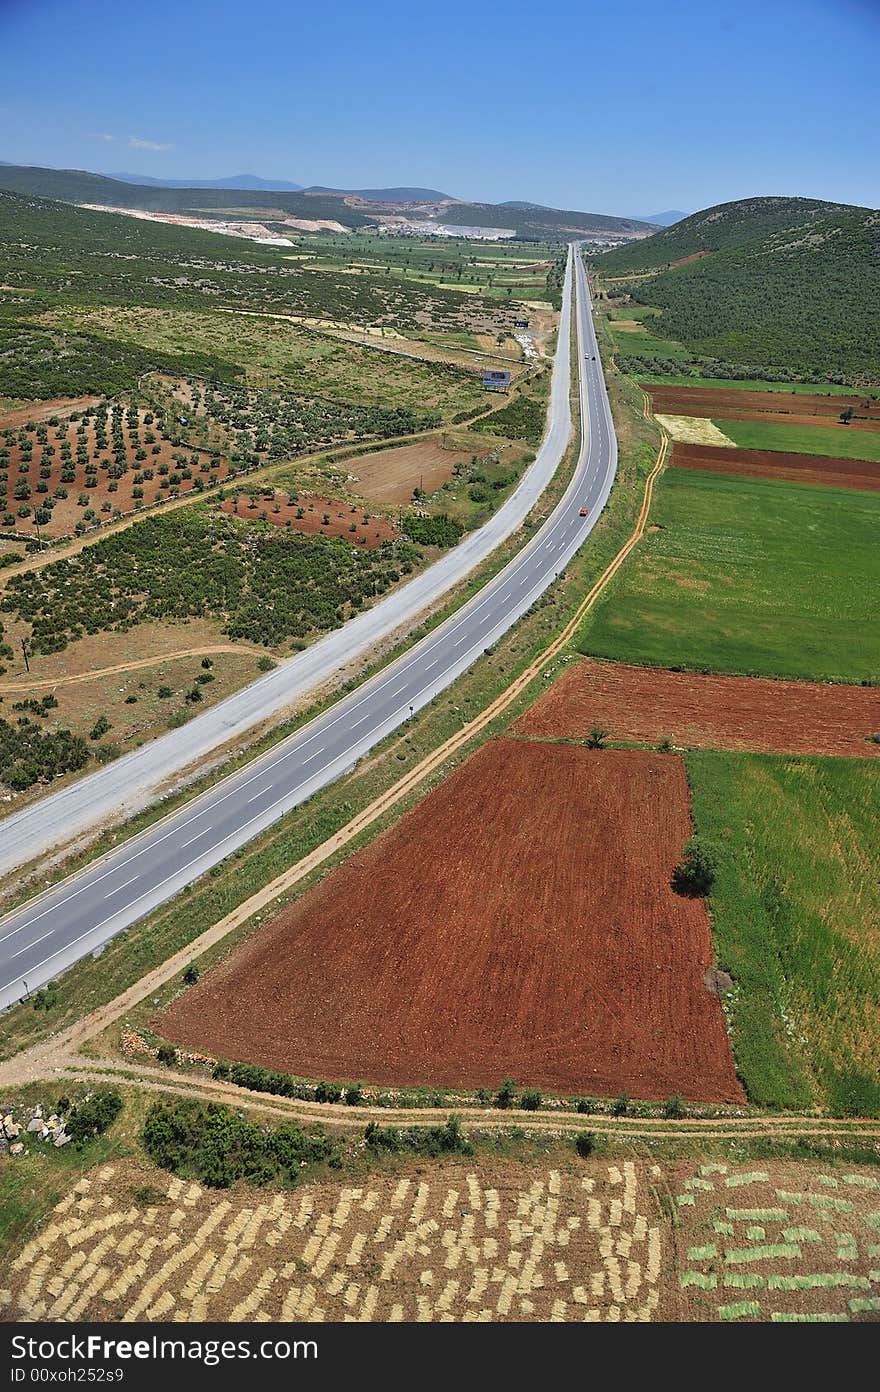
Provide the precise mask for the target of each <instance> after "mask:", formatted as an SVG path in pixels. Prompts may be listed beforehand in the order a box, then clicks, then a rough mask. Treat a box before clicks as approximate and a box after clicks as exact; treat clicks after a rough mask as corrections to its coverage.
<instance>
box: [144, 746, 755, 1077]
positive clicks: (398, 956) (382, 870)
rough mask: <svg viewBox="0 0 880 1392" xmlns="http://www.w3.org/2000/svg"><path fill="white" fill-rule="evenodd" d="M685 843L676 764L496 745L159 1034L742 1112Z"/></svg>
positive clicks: (340, 1064)
mask: <svg viewBox="0 0 880 1392" xmlns="http://www.w3.org/2000/svg"><path fill="white" fill-rule="evenodd" d="M490 809H491V833H492V834H491V836H487V835H486V834H485V831H486V822H485V818H486V817H487V816H488V815H489V811H490ZM689 835H690V819H689V809H688V793H687V784H686V781H685V776H684V767H683V765H682V764H681V762H680V761H679V760H678V759H675V758H672V759H670V758H665V757H664V756H662V755H654V754H642V753H638V752H629V751H628V752H622V753H621V752H599V753H594V752H592V751H588V750H585V749H581V748H573V747H571V746H562V745H559V746H553V747H552V748H547V747H546V746H538V745H530V744H526V743H521V742H518V741H511V740H497V741H494V742H493V743H491V744H489V745H487V746H485V747H484V748H483V749H482V750H481V751H479V752H478V753H477V754H476V755H474V756H473V757H472V758H471V759H469V760H468V761H467V762H466V763H465V764H464V765H463V767H462V768H461V769H460V770H458V772H456V773H455V774H453V775H452V776H451V777H450V778H449V779H447V780H446V782H444V783H443V784H441V785H440V787H439V788H437V789H436V790H435V791H434V792H433V793H432V794H431V795H430V796H429V797H428V798H427V799H425V801H424V802H422V803H421V804H419V806H418V807H416V808H415V809H414V810H413V811H412V812H410V813H409V814H408V816H406V817H405V818H404V819H403V821H402V822H401V823H399V824H398V825H397V826H396V827H394V828H392V829H391V830H390V831H388V832H386V833H385V834H384V835H382V836H381V837H379V839H378V840H377V841H376V842H374V843H373V844H372V845H371V846H369V847H367V848H366V849H365V850H363V851H361V852H359V853H358V854H357V855H355V856H353V857H352V858H351V860H349V861H348V862H346V863H345V864H344V865H342V866H340V867H339V868H337V869H336V870H335V871H334V872H333V874H332V875H331V876H329V877H328V879H327V880H326V881H324V882H323V883H322V884H320V885H319V886H317V887H316V888H315V889H313V890H312V891H310V893H308V894H307V895H305V896H304V897H303V898H302V899H301V900H300V901H299V902H298V903H297V904H295V905H294V906H292V908H290V909H288V910H285V911H284V912H283V913H282V914H280V915H279V916H278V918H276V919H275V920H274V921H273V922H271V923H270V924H268V925H267V926H266V927H265V928H263V929H261V930H260V931H259V932H257V933H256V934H255V935H254V936H253V937H252V938H251V939H250V940H249V941H248V942H247V943H246V944H245V946H244V947H243V948H242V949H241V950H240V951H239V952H237V953H236V954H234V955H233V957H232V958H230V959H229V961H228V962H226V963H224V964H223V965H222V966H220V967H219V968H217V969H216V970H215V971H214V972H212V973H211V974H210V975H209V976H208V977H206V978H205V980H204V981H203V982H201V983H200V984H199V985H198V986H196V987H195V988H193V989H191V990H190V991H188V992H186V994H185V995H184V996H182V997H181V998H180V999H179V1000H178V1002H176V1003H175V1004H174V1005H173V1006H172V1007H171V1009H170V1011H169V1012H168V1013H167V1014H166V1015H165V1016H164V1017H163V1020H162V1021H161V1023H160V1025H159V1028H160V1030H161V1032H162V1034H164V1035H167V1036H168V1037H169V1038H171V1039H173V1040H174V1041H175V1042H176V1043H181V1044H187V1045H190V1046H192V1047H194V1048H197V1049H202V1050H205V1051H208V1052H210V1053H213V1054H215V1055H216V1054H220V1055H222V1056H224V1057H230V1058H236V1059H251V1060H254V1061H257V1062H260V1063H263V1064H266V1065H268V1066H271V1067H276V1068H282V1069H285V1070H287V1071H289V1072H293V1073H296V1074H299V1075H301V1076H306V1077H325V1076H326V1077H331V1078H336V1079H342V1080H345V1079H350V1078H354V1077H360V1078H363V1079H364V1080H366V1081H369V1082H375V1083H380V1084H388V1085H407V1084H408V1085H412V1084H417V1083H426V1084H438V1085H446V1086H452V1085H455V1084H464V1085H469V1086H480V1085H483V1086H493V1085H494V1086H497V1085H498V1083H499V1081H500V1080H501V1079H502V1078H503V1077H507V1076H512V1077H515V1078H516V1079H518V1080H519V1081H520V1082H521V1083H523V1084H529V1085H534V1086H538V1087H544V1088H548V1089H553V1090H555V1091H562V1092H585V1093H590V1094H600V1095H616V1094H617V1093H619V1092H621V1091H624V1090H627V1091H630V1092H631V1093H633V1094H634V1095H638V1096H640V1097H654V1098H663V1097H665V1096H668V1095H669V1094H671V1093H673V1092H676V1091H680V1092H681V1093H682V1094H683V1095H684V1096H686V1097H688V1098H691V1099H693V1100H701V1101H741V1100H743V1098H742V1092H741V1090H740V1088H739V1084H738V1083H737V1080H736V1077H735V1074H734V1070H733V1062H732V1059H731V1055H730V1049H729V1046H728V1042H727V1036H726V1033H725V1030H724V1023H723V1018H722V1014H721V1009H720V1005H719V1003H718V1000H717V998H716V997H715V996H713V995H711V994H710V993H709V992H708V991H707V989H706V988H705V986H704V985H703V980H702V978H703V974H704V972H705V971H706V969H707V967H709V966H710V965H711V963H712V948H711V941H710V935H709V925H708V921H707V919H706V914H705V909H704V907H703V905H702V904H701V903H698V902H696V901H688V900H682V899H680V898H678V897H677V896H676V895H674V894H673V893H672V891H671V889H670V887H669V879H670V875H671V873H672V870H673V868H674V866H675V864H676V863H677V861H678V859H679V857H680V853H681V849H682V846H683V844H684V842H685V841H686V840H687V838H688V836H689Z"/></svg>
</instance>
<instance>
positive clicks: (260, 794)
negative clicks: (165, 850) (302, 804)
mask: <svg viewBox="0 0 880 1392" xmlns="http://www.w3.org/2000/svg"><path fill="white" fill-rule="evenodd" d="M271 791H272V789H271V788H261V789H260V791H259V792H258V793H254V795H253V797H249V798H248V800H247V806H248V807H250V805H251V803H252V802H259V800H260V798H261V797H265V796H266V794H267V793H271ZM198 839H199V838H198V837H197V836H194V837H193V841H198ZM186 844H187V846H188V845H189V844H190V842H189V841H187V842H186Z"/></svg>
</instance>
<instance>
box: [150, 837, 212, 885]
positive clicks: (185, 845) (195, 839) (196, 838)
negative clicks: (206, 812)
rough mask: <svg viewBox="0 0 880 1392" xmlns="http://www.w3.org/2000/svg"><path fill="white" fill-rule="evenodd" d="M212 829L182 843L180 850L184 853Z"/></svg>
mask: <svg viewBox="0 0 880 1392" xmlns="http://www.w3.org/2000/svg"><path fill="white" fill-rule="evenodd" d="M213 829H214V828H213V827H205V829H204V831H200V832H199V834H198V836H191V837H190V838H189V840H188V841H184V843H183V845H182V846H181V848H180V849H181V850H182V851H185V850H186V848H187V846H191V845H192V843H193V842H194V841H201V839H202V837H203V836H207V834H208V832H209V831H213ZM135 878H137V876H135Z"/></svg>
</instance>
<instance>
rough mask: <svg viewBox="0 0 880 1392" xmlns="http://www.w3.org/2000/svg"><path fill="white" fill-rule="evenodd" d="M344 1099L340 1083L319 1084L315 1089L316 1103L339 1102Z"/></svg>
mask: <svg viewBox="0 0 880 1392" xmlns="http://www.w3.org/2000/svg"><path fill="white" fill-rule="evenodd" d="M341 1097H342V1088H341V1087H340V1086H339V1084H338V1083H318V1085H317V1087H316V1088H315V1101H316V1102H338V1101H339V1100H340V1099H341Z"/></svg>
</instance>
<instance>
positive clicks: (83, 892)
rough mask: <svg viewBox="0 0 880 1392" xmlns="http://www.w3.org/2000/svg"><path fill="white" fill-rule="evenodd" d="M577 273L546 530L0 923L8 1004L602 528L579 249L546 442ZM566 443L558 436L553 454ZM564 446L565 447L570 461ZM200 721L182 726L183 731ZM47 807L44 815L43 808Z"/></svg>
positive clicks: (131, 912)
mask: <svg viewBox="0 0 880 1392" xmlns="http://www.w3.org/2000/svg"><path fill="white" fill-rule="evenodd" d="M572 279H574V281H575V282H576V286H577V294H576V297H575V299H576V316H577V317H576V324H577V344H578V350H577V362H578V374H579V379H580V382H579V385H580V404H581V419H582V420H583V421H584V423H585V429H584V431H583V432H582V439H581V449H580V453H579V457H578V461H577V465H576V468H575V472H574V475H573V478H572V480H571V483H570V484H569V486H568V488H567V489H566V492H565V495H564V497H563V498H562V500H561V501H560V503H559V504H558V505H557V507H556V508H555V509H554V511H553V513H552V514H551V515H550V517H549V518H548V519H547V521H546V522H545V523H544V525H543V526H542V527H541V528H540V529H539V530H538V531H537V532H536V533H535V534H534V536H533V537H532V538H531V540H530V541H529V542H528V544H527V545H526V546H524V547H523V548H522V550H521V551H520V552H519V553H518V554H517V556H516V557H515V558H514V559H513V560H512V561H510V563H509V564H508V565H507V566H506V567H505V568H504V569H503V570H502V571H501V572H500V573H499V574H498V575H497V576H495V577H494V578H493V579H492V580H491V581H490V582H489V583H488V584H487V585H485V586H484V587H483V588H482V589H481V590H480V591H479V593H478V594H476V595H475V596H474V597H473V598H472V599H471V600H469V601H468V603H467V604H465V605H464V606H462V608H460V609H459V610H458V611H457V612H456V613H455V614H453V615H452V616H451V617H450V618H448V619H447V620H446V621H445V622H444V623H443V624H441V625H440V626H438V627H437V628H436V629H434V631H433V632H431V633H430V634H428V635H427V636H426V637H425V638H423V639H421V640H420V642H418V643H417V644H416V645H414V646H413V647H412V648H410V649H409V651H407V652H405V653H403V654H402V655H401V656H400V657H399V658H397V659H396V660H395V661H394V662H392V663H391V664H390V665H389V666H388V667H386V668H385V669H384V670H383V671H381V672H379V673H378V674H377V675H376V676H374V677H372V678H371V679H370V680H369V681H367V682H365V683H363V684H362V685H361V686H359V687H358V688H357V689H356V690H355V691H353V692H351V693H350V694H349V695H348V696H346V697H345V698H343V699H342V700H340V701H338V702H336V703H335V704H334V705H333V706H332V707H331V708H330V709H329V710H327V711H326V712H325V713H324V714H322V715H320V716H317V717H316V718H314V719H313V720H311V721H309V722H308V724H306V725H305V726H303V727H302V729H300V730H299V731H297V733H296V734H294V735H292V736H289V737H288V738H287V739H285V740H284V741H283V742H281V743H280V744H278V745H276V746H275V747H274V748H273V749H271V750H269V751H268V752H267V753H266V754H264V755H261V756H260V757H259V758H257V759H254V760H252V761H251V762H250V763H248V764H247V765H246V767H244V768H242V769H241V770H239V771H238V772H237V773H235V774H232V775H231V776H229V777H228V778H226V779H224V780H223V781H222V782H220V783H218V784H217V785H216V786H215V787H213V788H212V789H210V790H209V791H208V792H206V793H203V794H201V795H200V796H198V797H196V798H194V799H192V800H191V801H190V802H188V803H187V804H186V806H184V807H182V808H180V809H179V810H178V811H176V812H174V813H171V814H170V815H169V816H167V817H164V818H163V819H162V820H161V821H159V822H157V823H156V824H155V825H154V826H153V827H151V828H149V829H148V830H147V831H145V832H142V833H140V834H139V835H137V836H135V837H133V838H131V839H130V840H128V841H127V842H125V844H124V845H121V846H119V847H118V848H117V849H116V850H114V851H111V852H109V853H108V854H106V855H104V856H102V857H101V858H100V859H98V860H96V861H95V862H94V863H93V864H92V865H91V866H89V867H88V868H87V869H86V870H84V871H82V872H80V873H79V874H77V875H74V876H71V877H70V878H69V879H67V880H64V881H62V882H61V883H59V884H58V885H56V886H55V887H54V888H52V889H50V890H48V891H46V892H45V893H44V894H42V895H40V896H39V897H38V898H36V899H33V900H31V901H30V902H29V903H28V904H25V905H24V906H22V907H21V908H20V909H18V910H16V911H15V912H14V913H12V914H9V915H7V916H6V917H5V918H3V919H0V1009H3V1008H6V1007H7V1006H8V1005H10V1004H12V1003H13V1002H15V1001H17V1000H18V999H20V998H21V996H22V995H23V994H24V993H25V990H26V989H27V990H29V991H33V990H34V989H36V988H37V987H39V986H41V985H43V984H45V982H47V981H48V980H51V979H53V978H54V977H56V976H58V975H59V974H60V973H61V972H62V971H64V970H65V969H66V968H67V967H69V966H70V965H72V964H73V963H74V962H75V961H77V960H78V959H79V958H81V957H83V956H86V955H87V954H89V953H92V952H95V951H96V950H97V949H99V948H100V947H101V946H102V945H103V944H104V943H106V942H107V941H108V940H109V939H110V938H111V937H112V936H113V935H114V934H115V933H118V932H120V931H121V930H122V929H123V928H126V927H129V926H130V925H131V924H133V923H136V922H137V921H138V920H139V919H141V918H143V917H144V916H145V915H146V914H148V913H150V912H151V911H152V910H153V909H155V908H157V907H158V906H159V905H160V904H163V903H165V902H167V901H168V900H169V899H171V898H172V897H173V896H174V895H175V894H177V893H178V892H179V891H180V890H181V889H183V888H184V886H185V885H187V884H189V883H191V882H192V881H194V880H196V879H198V878H199V876H201V875H203V874H204V873H205V872H206V871H207V870H209V869H210V868H211V867H212V866H214V865H216V864H217V863H218V862H219V861H221V860H223V859H224V858H225V857H226V856H228V855H229V854H231V852H233V851H235V850H237V849H238V848H239V847H241V846H243V845H244V844H245V843H246V842H248V841H249V840H250V839H251V838H252V837H254V836H256V835H258V834H259V833H260V832H261V831H263V830H264V829H265V828H267V827H269V826H270V825H271V824H272V823H273V822H275V821H277V820H278V818H279V817H281V816H283V815H284V814H285V813H286V812H288V811H290V810H291V809H292V808H294V807H296V806H298V805H299V804H300V803H302V802H304V801H305V800H306V799H307V798H309V797H311V796H312V795H313V794H314V793H316V792H317V791H318V790H319V789H321V788H324V787H326V786H327V785H328V784H330V783H332V782H333V781H334V780H335V779H337V778H339V777H340V776H341V775H342V774H344V773H346V772H347V771H349V770H350V769H352V768H353V766H354V765H355V764H356V763H357V761H358V760H359V759H361V758H362V757H363V756H364V755H365V754H367V753H368V752H369V751H370V750H371V749H373V748H374V747H375V746H376V745H377V744H378V743H380V741H381V740H383V739H384V738H385V737H386V736H387V735H389V734H390V733H391V732H392V731H393V730H395V729H396V728H398V727H399V726H400V725H401V724H403V723H404V722H405V721H406V720H407V719H409V718H410V716H411V715H412V714H413V713H414V712H416V711H418V710H420V709H421V708H422V707H423V706H425V705H427V704H428V702H430V701H431V700H433V698H434V697H435V696H436V695H437V694H438V693H439V692H441V691H443V690H444V689H445V688H446V687H448V686H449V685H450V684H451V683H452V682H453V681H455V679H456V678H457V677H458V676H460V675H461V673H462V672H464V671H466V669H467V668H468V667H470V666H471V665H472V663H473V662H474V661H476V660H477V658H479V657H480V656H481V655H482V653H483V652H484V651H485V649H486V648H488V647H491V646H492V644H494V643H495V642H496V641H497V640H498V639H499V638H500V637H501V636H502V635H503V634H504V633H505V632H506V631H507V630H508V629H509V628H511V627H512V625H513V624H514V623H515V622H516V621H517V620H518V619H519V618H521V616H522V615H523V614H524V613H525V612H526V611H527V610H528V609H529V608H530V607H531V606H532V605H533V604H534V603H535V601H536V600H537V599H538V598H539V597H540V595H541V594H542V593H543V592H544V591H545V590H546V589H547V588H548V586H549V585H551V584H552V583H553V580H554V578H555V577H556V575H558V574H559V572H560V571H562V570H563V569H564V568H565V566H566V565H567V564H568V563H569V561H570V560H571V558H572V556H573V555H574V554H575V552H576V551H577V550H578V549H579V548H580V547H581V546H582V545H583V543H584V542H585V541H586V539H587V537H588V536H589V534H590V532H591V531H592V529H593V527H594V526H595V524H596V521H597V519H598V517H599V515H600V513H601V511H602V509H603V507H604V506H605V503H606V502H607V499H608V495H609V493H610V492H611V488H612V485H613V482H614V477H615V474H616V469H617V441H616V437H615V434H614V426H613V421H612V417H611V410H610V406H609V403H608V397H607V393H606V390H605V382H604V378H603V375H602V367H601V362H600V359H599V352H598V348H597V346H596V338H595V331H594V328H593V321H592V314H591V309H590V296H589V290H588V287H587V282H586V276H585V274H584V271H583V265H582V262H581V259H580V257H579V256H574V257H573V258H570V261H569V270H568V276H567V279H566V291H565V296H564V300H563V314H562V316H561V322H560V333H559V347H558V350H557V362H556V367H555V370H554V381H553V389H552V393H551V422H550V428H549V430H548V434H547V437H545V444H544V446H543V447H542V449H544V448H546V446H547V440H548V438H550V437H552V436H553V434H554V431H555V432H556V433H557V436H558V437H564V440H565V441H567V439H568V438H569V434H570V428H571V426H570V410H569V374H570V363H569V357H570V354H569V351H568V339H569V333H568V325H569V319H568V314H569V312H570V306H571V283H572ZM563 374H564V375H563ZM558 443H559V440H558V438H557V440H556V443H555V444H554V446H553V448H554V450H555V449H556V448H557V446H558ZM564 448H565V444H564V443H563V444H562V449H561V451H560V454H559V458H560V459H561V457H562V453H563V452H564ZM536 463H537V461H536ZM557 465H558V460H557ZM534 467H535V466H532V468H533V469H534ZM554 467H555V466H554ZM530 472H531V471H530ZM508 501H510V500H508ZM581 508H586V509H587V511H588V515H587V516H586V517H582V516H581V515H580V510H581ZM464 544H465V543H463V545H464ZM496 544H497V543H496ZM455 549H456V551H460V550H461V548H460V547H457V548H455ZM444 559H447V558H444ZM442 565H443V562H442V561H441V562H438V566H435V567H431V569H430V570H429V571H427V572H425V573H424V575H423V576H422V577H419V578H420V579H424V578H426V577H429V576H430V575H431V574H432V573H434V572H436V570H437V569H438V567H439V566H442ZM407 588H408V587H404V590H405V589H407ZM378 607H379V606H377V608H378ZM370 612H374V611H370ZM358 617H359V618H365V617H367V616H366V615H360V616H358ZM354 622H357V621H356V620H355V621H354ZM348 627H349V625H346V629H347V628H348ZM344 631H345V630H340V631H339V632H344ZM331 636H333V637H335V636H336V635H331ZM317 646H318V645H316V647H317ZM306 655H307V654H301V656H302V657H304V656H306ZM269 675H270V676H275V675H276V673H270V674H269ZM259 685H260V683H258V682H257V683H254V684H253V686H254V687H258V686H259ZM248 690H252V688H248ZM239 694H241V693H239ZM234 699H235V698H230V700H234ZM288 699H289V698H288ZM223 704H224V705H226V704H228V703H223ZM216 709H218V710H219V709H221V707H217V708H216ZM208 714H210V712H209V713H208ZM194 724H196V722H195V721H194V722H192V723H191V725H187V726H186V727H184V729H183V730H181V731H179V732H175V733H179V734H183V735H185V734H186V731H188V730H191V729H192V725H194ZM141 752H142V751H138V753H141ZM123 762H124V760H120V761H119V763H120V764H121V763H123ZM102 772H103V771H102ZM87 781H88V780H82V782H87ZM77 786H80V785H77ZM65 791H67V790H65ZM41 806H43V804H38V805H37V807H36V808H35V809H34V810H35V811H36V812H37V813H38V814H39V811H40V808H41ZM9 820H12V819H9ZM5 828H6V823H3V824H0V839H2V838H4V834H5ZM57 839H58V837H57V834H56V840H57ZM31 854H33V851H31ZM28 858H29V857H28Z"/></svg>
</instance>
